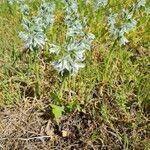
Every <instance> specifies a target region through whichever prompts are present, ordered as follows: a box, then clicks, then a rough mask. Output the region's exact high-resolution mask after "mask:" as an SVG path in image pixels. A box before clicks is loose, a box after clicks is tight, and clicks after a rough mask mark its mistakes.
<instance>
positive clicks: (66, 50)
mask: <svg viewBox="0 0 150 150" xmlns="http://www.w3.org/2000/svg"><path fill="white" fill-rule="evenodd" d="M63 3H64V5H65V16H64V22H65V25H66V28H67V32H66V38H65V39H66V40H65V42H64V45H63V46H56V45H53V44H52V45H50V49H49V50H50V51H51V52H52V53H55V54H57V55H58V54H59V53H60V52H61V53H63V55H62V56H61V57H60V59H58V60H57V61H55V62H53V63H52V64H53V66H54V68H55V69H56V70H57V71H58V72H59V73H60V74H61V76H64V74H65V73H66V72H67V73H69V74H70V75H75V74H77V73H78V71H79V69H80V68H83V67H84V66H85V65H84V63H83V61H84V60H85V57H84V53H85V51H86V50H90V49H91V44H92V41H93V40H94V38H95V36H94V35H93V34H92V33H89V32H85V30H86V28H87V24H86V21H85V20H86V19H85V18H83V20H81V19H80V15H79V13H78V5H77V1H76V0H72V1H67V0H63ZM62 51H63V52H62Z"/></svg>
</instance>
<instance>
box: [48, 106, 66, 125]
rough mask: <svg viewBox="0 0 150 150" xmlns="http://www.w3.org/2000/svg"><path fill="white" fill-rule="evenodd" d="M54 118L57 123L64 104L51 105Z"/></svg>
mask: <svg viewBox="0 0 150 150" xmlns="http://www.w3.org/2000/svg"><path fill="white" fill-rule="evenodd" d="M51 107H52V113H53V115H54V119H55V120H56V122H57V123H59V121H60V118H61V116H62V113H63V112H64V106H57V105H53V104H52V105H51Z"/></svg>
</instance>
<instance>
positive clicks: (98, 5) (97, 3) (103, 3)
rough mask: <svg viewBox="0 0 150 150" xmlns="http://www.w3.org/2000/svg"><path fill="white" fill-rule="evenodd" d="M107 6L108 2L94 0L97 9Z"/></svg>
mask: <svg viewBox="0 0 150 150" xmlns="http://www.w3.org/2000/svg"><path fill="white" fill-rule="evenodd" d="M107 4H108V0H96V6H97V7H105V6H106V5H107Z"/></svg>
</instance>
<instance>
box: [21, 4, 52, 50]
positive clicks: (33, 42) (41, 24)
mask: <svg viewBox="0 0 150 150" xmlns="http://www.w3.org/2000/svg"><path fill="white" fill-rule="evenodd" d="M24 6H26V5H24ZM21 9H22V7H21ZM54 10H55V5H54V4H53V3H46V2H44V3H43V4H42V5H41V6H40V8H39V10H38V14H37V16H34V17H32V18H29V19H28V18H27V16H26V15H25V14H24V15H23V20H22V26H23V29H24V31H23V32H20V33H19V36H20V38H21V39H22V40H23V41H24V43H25V48H28V49H30V50H35V49H39V48H43V46H44V45H45V43H46V41H47V37H46V34H45V29H46V28H47V27H48V26H50V25H52V24H53V22H54Z"/></svg>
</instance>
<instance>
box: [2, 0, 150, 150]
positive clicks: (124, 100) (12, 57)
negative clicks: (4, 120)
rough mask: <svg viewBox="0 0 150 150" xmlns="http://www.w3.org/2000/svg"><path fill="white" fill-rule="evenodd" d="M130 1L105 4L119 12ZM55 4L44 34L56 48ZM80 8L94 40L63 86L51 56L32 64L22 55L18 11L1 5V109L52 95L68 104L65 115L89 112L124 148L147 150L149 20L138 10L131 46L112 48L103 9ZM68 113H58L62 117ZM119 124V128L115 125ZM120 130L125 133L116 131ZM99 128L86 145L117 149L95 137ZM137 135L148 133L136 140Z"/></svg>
mask: <svg viewBox="0 0 150 150" xmlns="http://www.w3.org/2000/svg"><path fill="white" fill-rule="evenodd" d="M131 2H132V1H131V0H128V1H127V2H126V3H124V1H110V5H111V6H112V7H113V8H114V10H115V11H116V12H119V11H120V10H121V9H122V8H123V7H128V6H129V5H130V3H131ZM37 3H38V2H37V1H33V2H32V3H31V8H32V9H33V10H36V9H37ZM38 5H39V3H38ZM57 5H58V8H57V11H56V22H55V24H54V27H53V28H52V29H50V30H49V31H47V32H48V35H49V40H50V42H53V43H60V44H61V43H63V39H64V37H63V36H64V25H63V21H62V19H63V14H62V10H61V9H60V8H62V6H61V4H60V3H59V1H57ZM79 9H80V13H81V15H84V16H86V17H87V18H88V24H89V31H91V32H92V33H94V34H95V35H96V39H95V41H94V42H93V46H92V50H91V51H90V52H88V53H87V54H86V56H87V57H86V58H87V59H86V67H85V68H84V69H82V70H81V71H80V72H79V74H78V75H77V76H76V77H71V78H66V79H65V81H64V82H63V83H62V82H60V77H59V76H58V74H57V72H56V71H55V70H54V69H53V67H52V66H51V65H50V63H49V62H50V60H52V57H53V56H51V55H50V54H49V53H47V52H46V51H41V52H39V54H38V55H37V59H36V61H33V59H32V57H34V54H31V53H23V52H22V50H23V43H22V41H21V40H20V39H19V37H18V32H19V31H21V25H20V21H21V16H20V14H19V13H18V8H17V6H12V7H11V8H10V6H9V5H8V4H7V3H6V2H4V1H1V2H0V106H1V107H4V108H5V107H7V105H14V103H20V101H22V99H27V98H28V97H34V98H36V99H39V100H40V99H43V98H44V97H49V98H51V97H52V94H51V93H56V96H55V98H54V99H53V102H52V103H53V104H59V105H64V106H67V107H66V109H67V108H68V109H67V110H68V112H69V113H70V114H71V113H72V112H73V111H75V110H79V111H84V112H88V111H90V114H92V117H93V119H94V120H95V122H96V123H97V124H100V125H101V126H102V127H104V126H107V127H109V128H111V133H113V134H114V135H111V136H114V138H117V139H118V140H120V141H121V143H122V145H123V149H124V150H128V149H145V150H148V149H149V148H150V145H149V142H148V141H149V140H150V139H148V137H150V136H149V135H150V133H149V132H148V130H149V129H148V128H149V125H148V120H149V119H150V118H149V116H150V114H149V113H150V111H149V110H148V109H149V108H150V82H149V81H150V72H149V71H150V64H149V63H150V43H149V41H150V29H149V25H150V24H149V22H150V21H149V20H150V18H149V16H148V15H146V14H145V13H143V10H142V9H141V10H139V11H138V12H137V13H136V15H135V18H136V19H137V20H138V26H137V27H136V29H135V30H133V31H131V32H130V33H129V35H128V39H129V40H130V43H129V44H127V45H126V46H122V47H120V46H119V44H118V43H115V45H114V42H115V41H114V39H113V38H112V37H111V36H110V35H109V33H108V32H107V26H106V23H105V22H106V21H105V20H106V14H107V12H108V11H107V10H108V8H105V9H102V11H98V12H97V13H95V12H93V11H92V8H90V7H84V4H83V3H82V2H81V3H80V4H79ZM43 56H44V57H43ZM57 96H58V98H57ZM73 102H74V103H73ZM68 112H67V111H66V113H64V114H63V115H64V116H65V115H66V116H67V114H68ZM117 121H118V123H117ZM119 124H121V125H122V126H121V127H118V125H119ZM142 124H144V125H143V126H142ZM140 125H141V126H142V127H139V126H140ZM120 128H121V129H122V130H124V131H119V129H120ZM121 129H120V130H121ZM99 130H100V129H93V134H92V136H91V141H96V140H97V139H101V141H103V142H104V144H108V147H107V148H108V149H117V146H116V147H115V144H116V143H107V142H106V141H107V140H106V139H105V137H104V135H105V133H104V135H99V134H98V133H99V132H100V131H99ZM128 130H131V131H133V132H130V131H128ZM105 132H106V131H105ZM141 132H143V134H144V133H145V134H146V133H147V134H149V135H148V136H145V138H142V139H140V138H141V136H142V135H141V134H142V133H141ZM111 133H110V134H111ZM129 133H130V134H132V135H130V134H129ZM107 136H108V135H107ZM105 142H106V143H105ZM118 149H119V148H118Z"/></svg>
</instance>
